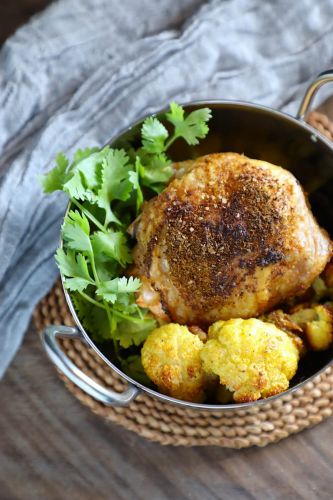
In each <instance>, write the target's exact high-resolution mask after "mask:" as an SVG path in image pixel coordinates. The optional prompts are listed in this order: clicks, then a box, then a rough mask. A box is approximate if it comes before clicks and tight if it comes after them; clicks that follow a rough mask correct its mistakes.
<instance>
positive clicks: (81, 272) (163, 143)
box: [42, 103, 211, 378]
mask: <svg viewBox="0 0 333 500" xmlns="http://www.w3.org/2000/svg"><path fill="white" fill-rule="evenodd" d="M210 117H211V111H210V110H209V109H208V108H203V109H197V110H195V111H192V112H191V113H189V114H187V115H186V114H185V112H184V109H183V108H182V107H181V106H179V105H178V104H176V103H171V105H170V109H169V111H168V112H167V113H166V114H165V116H164V118H162V121H161V120H160V119H158V118H156V117H149V118H147V119H146V120H145V121H144V122H143V125H142V127H141V146H140V147H139V148H137V149H134V148H133V147H132V146H131V145H129V147H128V148H126V150H124V149H114V148H111V147H109V146H106V147H104V148H102V149H98V148H87V149H84V150H78V151H77V152H76V153H75V155H74V158H73V161H72V162H71V163H70V161H69V160H68V159H67V158H66V157H65V155H64V154H63V153H60V154H59V155H58V156H57V157H56V165H55V167H54V168H53V169H52V170H51V171H50V172H49V173H48V174H46V175H45V176H44V177H43V178H42V185H43V188H44V192H45V193H52V192H54V191H63V192H64V193H66V194H67V196H68V198H69V200H70V209H69V210H68V212H67V214H66V216H65V219H64V223H63V225H62V229H61V233H62V241H63V245H62V247H61V248H59V249H58V250H57V252H56V262H57V264H58V267H59V269H60V271H61V273H62V276H63V281H64V285H65V287H66V288H67V289H68V290H69V292H70V294H71V297H72V300H73V303H74V307H75V309H76V311H77V314H78V317H79V318H80V320H81V322H82V323H83V325H84V326H85V327H86V328H87V330H89V332H90V333H91V335H92V336H93V338H94V339H95V340H96V341H99V342H103V341H106V340H113V342H114V345H115V351H116V354H118V356H119V361H120V363H121V364H122V366H123V368H124V370H125V371H126V370H127V372H128V373H136V374H137V378H138V377H139V376H144V375H143V372H142V367H141V365H140V362H139V358H138V357H136V355H133V354H131V355H130V356H127V357H125V358H124V357H123V355H122V354H121V353H120V351H119V348H122V349H127V348H129V347H131V346H139V345H140V344H142V342H143V341H144V340H145V339H146V337H147V335H148V334H149V332H150V331H151V330H152V329H153V328H154V327H155V326H156V322H155V320H154V318H153V317H152V316H151V314H150V313H149V312H148V311H147V310H145V309H142V308H140V307H139V306H138V305H137V304H136V301H135V294H136V292H137V291H138V290H139V289H140V286H141V282H140V280H139V279H138V278H133V277H131V276H128V277H127V276H124V271H125V269H126V268H127V267H128V265H129V264H131V262H132V256H131V247H132V246H133V242H132V241H131V240H130V238H129V236H128V234H127V226H128V224H129V223H130V222H131V221H132V220H134V219H135V217H136V216H137V214H138V213H139V212H140V209H141V206H142V203H143V201H144V199H146V198H149V197H151V196H153V195H154V194H155V193H159V192H160V191H161V190H162V189H164V187H165V186H166V185H167V183H168V182H169V181H170V179H171V177H172V176H173V174H174V171H173V167H172V160H171V158H169V157H168V155H167V151H168V149H169V148H170V146H171V145H172V144H173V143H174V142H175V141H176V140H177V139H179V138H182V139H184V140H185V141H186V142H187V144H189V145H191V146H193V145H196V144H198V142H199V139H202V138H204V137H205V136H206V135H207V133H208V126H207V122H208V121H209V119H210ZM127 274H128V273H127ZM140 374H141V375H140Z"/></svg>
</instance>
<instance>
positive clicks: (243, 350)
mask: <svg viewBox="0 0 333 500" xmlns="http://www.w3.org/2000/svg"><path fill="white" fill-rule="evenodd" d="M201 359H202V362H203V368H204V371H205V372H207V373H210V374H215V375H218V377H219V379H220V383H221V384H223V385H225V386H226V388H227V389H228V390H229V391H231V392H233V393H234V394H233V397H234V400H235V401H236V402H250V401H256V400H257V399H259V398H267V397H269V396H272V395H275V394H278V393H280V392H282V391H285V390H286V389H288V387H289V380H290V379H291V378H292V377H293V376H294V375H295V373H296V370H297V366H298V361H299V346H297V344H296V343H295V341H294V340H293V338H292V337H291V336H289V335H288V334H287V333H286V332H284V331H283V330H280V329H279V328H277V327H276V326H275V325H273V324H271V323H265V322H263V321H261V320H258V319H253V318H252V319H247V320H244V319H239V318H238V319H231V320H228V321H218V322H216V323H214V324H213V325H212V326H211V327H210V328H209V330H208V341H207V343H206V344H205V345H204V346H203V348H202V351H201Z"/></svg>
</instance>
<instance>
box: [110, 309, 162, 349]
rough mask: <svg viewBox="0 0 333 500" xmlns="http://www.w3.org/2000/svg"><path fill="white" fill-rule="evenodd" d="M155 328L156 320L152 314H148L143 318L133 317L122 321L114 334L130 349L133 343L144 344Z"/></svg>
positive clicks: (122, 345) (124, 346)
mask: <svg viewBox="0 0 333 500" xmlns="http://www.w3.org/2000/svg"><path fill="white" fill-rule="evenodd" d="M154 328H156V321H155V320H154V319H153V318H151V317H150V316H148V315H146V316H144V318H143V319H141V318H139V317H137V318H135V317H132V318H129V319H127V320H126V319H125V320H122V321H120V322H119V323H118V324H117V329H116V330H115V332H114V335H115V338H116V339H117V340H118V341H119V344H120V345H121V347H123V348H124V349H128V347H130V346H132V345H136V346H139V345H140V344H142V342H144V341H145V340H146V338H147V337H148V335H149V333H150V332H151V331H152V330H153V329H154Z"/></svg>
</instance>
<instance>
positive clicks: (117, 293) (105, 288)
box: [96, 276, 141, 304]
mask: <svg viewBox="0 0 333 500" xmlns="http://www.w3.org/2000/svg"><path fill="white" fill-rule="evenodd" d="M140 286H141V281H140V280H139V279H138V278H133V277H132V276H131V277H130V278H125V277H124V276H123V277H122V278H114V279H112V280H110V281H104V282H101V283H100V285H99V287H98V288H97V290H96V293H97V295H99V296H100V297H102V298H103V299H104V300H106V301H107V302H111V303H112V304H114V303H115V302H116V301H117V300H118V301H119V300H120V301H121V300H122V299H124V297H122V296H123V295H127V294H130V293H133V292H136V291H137V290H138V289H139V288H140Z"/></svg>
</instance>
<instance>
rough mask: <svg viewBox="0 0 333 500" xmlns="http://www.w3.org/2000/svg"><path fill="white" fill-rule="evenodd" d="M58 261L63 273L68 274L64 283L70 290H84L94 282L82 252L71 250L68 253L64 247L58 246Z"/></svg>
mask: <svg viewBox="0 0 333 500" xmlns="http://www.w3.org/2000/svg"><path fill="white" fill-rule="evenodd" d="M56 262H57V264H58V267H59V269H60V271H61V272H62V274H63V275H64V276H66V278H65V280H64V283H65V286H66V288H68V289H69V290H72V291H74V290H79V291H81V292H82V291H83V290H84V289H85V288H87V286H88V285H91V284H94V282H93V280H92V279H91V277H90V274H89V270H88V265H87V261H86V259H85V257H84V256H83V255H82V254H80V253H78V254H75V253H74V252H71V251H70V250H69V251H68V252H67V253H66V252H65V251H64V250H63V249H62V248H58V250H57V253H56Z"/></svg>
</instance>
